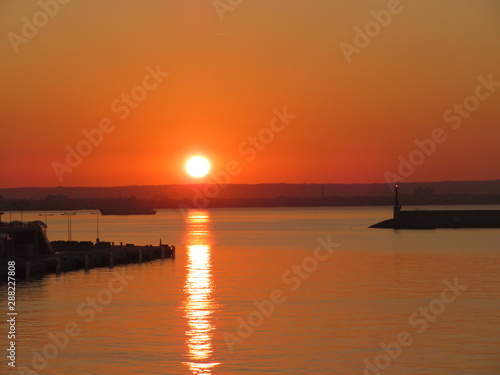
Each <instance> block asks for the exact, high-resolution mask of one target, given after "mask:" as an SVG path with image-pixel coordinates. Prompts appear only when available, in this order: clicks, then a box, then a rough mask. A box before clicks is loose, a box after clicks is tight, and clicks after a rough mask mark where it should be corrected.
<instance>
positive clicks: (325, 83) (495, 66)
mask: <svg viewBox="0 0 500 375" xmlns="http://www.w3.org/2000/svg"><path fill="white" fill-rule="evenodd" d="M392 1H396V0H392ZM49 2H50V0H49ZM226 2H227V0H221V1H219V2H218V3H217V2H214V1H213V0H198V1H193V0H184V1H179V0H176V1H174V0H141V1H139V0H136V1H133V0H129V1H123V0H120V1H119V0H86V1H77V0H73V1H69V2H68V3H67V4H64V5H59V10H58V11H57V14H54V17H49V18H48V22H47V24H46V25H45V26H42V27H39V28H38V33H37V34H36V35H35V36H33V37H31V38H26V39H25V41H26V43H24V42H23V43H21V44H18V45H17V48H18V51H17V53H16V51H15V48H14V47H13V43H12V38H13V37H12V35H13V34H9V33H15V34H16V35H18V36H19V37H22V36H23V33H22V31H23V30H22V28H23V17H26V18H27V19H28V20H32V19H33V16H34V15H35V16H36V15H37V17H38V22H39V23H40V22H42V23H43V22H44V18H43V15H40V13H37V12H39V11H40V10H41V8H40V5H39V3H38V2H37V1H32V0H2V1H1V2H0V35H1V36H2V39H1V40H2V42H1V43H0V82H1V92H0V115H1V118H0V119H1V122H0V123H1V125H0V126H1V130H0V134H1V136H0V145H1V147H0V176H1V178H0V186H1V187H21V186H60V185H62V186H116V185H156V184H171V183H191V182H193V178H191V177H189V176H187V175H186V173H185V172H184V169H183V164H184V162H185V160H186V158H187V157H188V156H190V155H193V154H203V155H205V156H207V157H208V158H209V159H210V160H211V161H212V163H213V171H215V172H217V171H220V170H224V169H225V168H226V165H227V163H228V162H229V161H231V160H236V161H237V162H238V163H239V165H240V170H239V171H238V173H237V174H236V175H235V176H231V182H235V183H262V182H290V183H303V182H306V183H309V182H310V183H327V182H329V183H352V182H354V183H369V182H385V180H386V172H388V171H390V172H392V173H394V174H398V166H399V164H400V159H399V156H400V155H402V156H403V157H404V158H408V157H409V155H410V154H411V153H412V152H413V151H414V150H415V149H417V146H416V144H415V140H416V139H423V138H428V137H430V136H431V133H432V132H433V129H435V128H442V129H443V130H444V132H445V134H446V136H447V140H446V141H445V142H443V143H439V144H436V150H435V152H434V153H432V154H431V155H429V156H426V157H425V160H423V162H422V164H421V165H420V166H417V167H416V168H415V171H412V172H411V173H408V174H409V175H408V176H406V177H405V180H406V181H441V180H488V179H499V178H500V172H499V170H500V169H499V167H500V165H499V164H500V147H498V141H499V138H500V137H499V136H500V126H499V125H500V116H499V115H500V105H499V104H500V87H496V88H492V89H491V90H490V91H488V90H487V89H482V91H480V93H481V96H482V97H484V96H485V94H486V93H489V94H490V95H489V97H488V98H487V99H481V100H480V101H479V104H478V108H477V110H474V111H472V112H471V113H470V114H469V113H467V115H468V116H469V117H468V118H466V119H463V120H462V123H461V126H460V127H459V128H458V129H453V126H454V125H456V122H455V121H456V118H455V121H453V122H452V121H451V120H450V121H448V122H446V121H445V120H444V119H443V115H444V114H445V112H446V111H447V110H449V109H452V108H453V105H454V103H458V104H462V103H463V102H464V99H465V98H467V97H468V96H470V95H475V92H476V87H477V86H478V85H479V84H480V81H479V80H478V77H480V76H482V77H484V78H485V79H486V78H488V76H490V75H491V76H492V77H493V80H494V81H495V82H500V22H499V20H500V2H499V1H498V0H475V1H471V0H439V1H436V0H413V1H409V0H402V1H401V2H400V6H399V8H398V9H399V10H400V11H399V12H398V13H397V14H393V15H392V17H391V20H390V22H388V25H387V26H385V27H380V29H381V30H380V32H379V33H378V35H374V36H373V37H372V38H370V42H369V44H368V45H367V46H366V47H364V48H360V49H359V53H355V54H352V55H351V56H350V59H351V62H350V63H349V62H348V61H347V59H346V57H345V55H344V53H343V51H342V49H341V47H340V46H341V43H343V42H344V43H349V44H351V45H353V46H354V45H355V44H354V37H355V34H356V32H355V30H354V29H355V28H356V27H359V28H360V29H362V30H363V29H365V26H366V24H367V23H368V22H370V21H372V20H373V19H374V17H373V15H372V14H371V13H370V12H371V11H376V12H379V11H382V10H384V9H387V7H388V3H391V1H389V2H388V1H374V0H370V1H352V0H338V1H337V0H310V1H309V0H308V1H305V0H301V1H299V0H272V1H270V0H244V1H242V2H241V4H240V5H238V6H235V7H233V9H231V10H227V11H225V13H223V14H222V18H223V19H221V15H220V14H218V12H217V10H216V9H215V6H214V4H216V5H217V4H219V6H222V5H220V4H224V3H226ZM396 2H397V1H396ZM233 3H235V2H233ZM221 9H222V8H221ZM53 11H54V13H56V12H55V10H53ZM372 26H373V24H372ZM373 27H375V26H373ZM28 29H29V28H28ZM24 31H25V32H26V30H24ZM28 31H29V30H28ZM375 32H376V30H375ZM9 35H10V37H9ZM17 40H18V39H17ZM148 66H149V67H151V68H152V69H155V68H156V67H157V66H159V67H160V69H161V71H163V72H168V73H169V75H168V77H165V78H164V80H163V82H162V83H161V84H159V85H158V87H156V88H155V89H152V90H151V91H148V92H147V97H146V98H145V100H144V101H142V102H140V103H139V104H138V106H137V108H134V109H132V110H131V111H130V114H129V115H128V116H126V118H124V119H120V118H119V117H120V115H121V114H123V112H117V111H116V110H113V109H112V107H111V105H112V103H113V102H114V101H116V100H120V97H121V95H122V94H129V93H130V91H131V90H132V89H133V88H134V87H135V86H138V85H142V82H143V78H144V76H145V75H146V74H147V67H148ZM148 82H152V81H148ZM470 103H472V104H474V101H473V100H472V99H471V101H470ZM284 107H286V108H287V111H288V112H289V113H292V114H296V115H297V117H296V118H294V119H292V120H290V122H289V124H288V125H286V127H285V129H284V130H283V131H281V132H279V133H275V134H274V139H273V140H272V141H271V142H269V144H267V145H265V149H262V150H260V151H257V152H256V157H255V158H254V159H253V160H251V161H248V160H247V159H248V158H249V155H250V154H249V153H248V152H247V154H243V153H241V152H239V151H238V148H240V151H241V150H242V149H245V150H247V149H248V148H249V147H250V146H249V145H248V144H244V145H243V146H241V145H242V143H243V142H245V141H246V140H247V138H248V137H249V136H255V135H257V134H259V132H260V131H261V130H262V129H263V128H265V127H269V124H270V121H271V119H272V118H273V117H274V113H273V110H274V109H275V108H277V109H280V110H282V109H283V108H284ZM450 116H451V115H450ZM104 118H109V119H110V120H111V121H112V123H113V125H114V129H113V131H112V132H110V133H107V134H104V136H103V140H102V142H101V143H100V144H98V145H96V146H93V149H92V151H91V152H90V153H89V155H87V156H85V157H83V158H82V161H81V163H79V164H78V165H77V166H76V167H74V168H72V171H71V172H66V173H63V174H62V178H61V180H60V179H58V177H57V176H56V173H55V172H54V164H53V163H54V162H58V163H61V165H62V164H66V162H65V158H66V155H67V147H68V146H69V147H72V148H76V147H77V145H78V144H79V142H81V141H82V140H84V139H85V138H84V135H83V134H82V131H83V130H85V129H86V130H88V131H90V130H91V129H95V128H98V127H99V123H100V121H101V120H102V119H104ZM449 118H450V117H449ZM263 134H264V133H263ZM265 134H268V135H269V131H268V132H267V133H265ZM197 181H198V180H197ZM201 181H203V182H205V181H207V182H210V181H211V177H206V178H204V179H202V180H201Z"/></svg>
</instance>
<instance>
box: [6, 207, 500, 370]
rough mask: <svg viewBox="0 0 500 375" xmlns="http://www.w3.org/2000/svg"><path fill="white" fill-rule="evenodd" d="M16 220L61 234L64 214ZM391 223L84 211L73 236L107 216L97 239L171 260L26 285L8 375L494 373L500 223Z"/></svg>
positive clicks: (339, 213)
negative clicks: (150, 249)
mask: <svg viewBox="0 0 500 375" xmlns="http://www.w3.org/2000/svg"><path fill="white" fill-rule="evenodd" d="M7 214H8V213H7ZM42 214H43V213H42ZM53 214H54V213H53ZM19 215H20V214H19V213H16V214H15V215H13V217H12V219H13V220H15V219H20V217H19ZM14 216H15V217H14ZM23 216H24V217H23V219H24V220H25V221H27V220H39V219H41V220H43V221H45V220H46V219H47V221H48V224H49V228H48V235H49V237H50V239H51V240H56V239H66V238H67V236H68V225H67V216H61V215H60V213H55V214H54V215H52V216H48V217H46V218H45V217H44V216H43V215H41V216H40V213H39V212H36V213H35V212H25V213H24V214H23ZM390 216H391V209H390V208H366V207H361V208H353V207H346V208H331V207H328V208H279V209H275V208H269V209H260V208H257V209H211V210H192V211H187V212H185V213H184V215H181V214H179V212H178V211H174V210H160V211H159V213H158V215H156V216H142V217H140V216H124V217H118V216H99V217H98V216H97V215H92V214H91V211H78V213H77V214H76V215H74V216H72V234H71V235H72V238H73V239H74V240H95V238H96V235H97V233H96V232H97V220H99V232H100V233H99V237H100V239H101V240H104V241H114V242H115V243H119V242H123V243H135V244H155V245H156V244H158V243H159V242H160V239H161V241H162V243H168V244H175V245H176V248H177V258H176V259H175V260H171V259H168V260H164V261H154V262H149V263H144V264H142V265H131V266H126V267H122V266H120V267H115V268H114V269H112V270H110V269H108V268H100V269H93V270H91V271H90V272H88V273H85V272H83V271H76V272H70V273H65V274H62V275H61V276H59V277H57V276H55V275H50V276H47V277H45V278H43V279H41V280H38V281H34V282H30V283H18V285H17V307H18V316H17V338H16V352H17V358H16V365H17V368H16V369H11V368H10V367H8V366H7V362H8V360H7V359H6V358H5V356H3V358H4V359H3V360H2V364H1V367H0V373H2V374H4V373H5V374H57V375H59V374H63V375H70V374H75V375H81V374H99V375H105V374H113V375H115V374H116V375H124V374H268V373H269V374H271V373H274V374H342V375H345V374H360V375H361V374H370V375H372V374H375V375H378V374H398V375H405V374H412V375H413V374H439V375H444V374H470V375H486V374H489V375H498V374H500V230H496V229H477V230H475V229H474V230H472V229H470V230H469V229H461V230H433V231H393V230H383V229H368V228H367V227H368V226H369V225H371V224H373V223H375V222H377V221H380V220H383V219H386V218H389V217H390ZM3 218H4V220H5V216H4V217H3ZM1 296H2V301H5V300H6V298H5V297H6V290H5V286H3V287H2V291H1ZM3 309H5V312H6V306H4V307H3ZM1 328H2V332H3V333H2V339H1V340H0V342H2V343H4V345H3V346H5V348H3V347H2V350H3V351H4V353H5V352H6V350H5V349H7V345H6V344H7V342H8V340H7V339H6V337H5V336H6V330H7V326H6V324H5V319H2V327H1ZM35 370H36V371H35Z"/></svg>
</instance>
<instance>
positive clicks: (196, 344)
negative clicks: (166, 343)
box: [184, 210, 220, 375]
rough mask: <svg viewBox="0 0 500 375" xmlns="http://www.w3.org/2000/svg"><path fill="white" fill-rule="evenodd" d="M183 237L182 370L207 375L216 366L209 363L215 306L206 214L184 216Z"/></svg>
mask: <svg viewBox="0 0 500 375" xmlns="http://www.w3.org/2000/svg"><path fill="white" fill-rule="evenodd" d="M187 224H188V230H187V233H186V247H187V264H186V269H187V277H186V283H185V285H184V292H185V294H186V302H185V304H184V313H185V314H184V316H185V317H186V319H187V327H186V345H187V350H188V353H187V356H188V358H189V361H187V362H184V364H185V365H186V366H188V367H189V369H190V370H191V371H192V373H193V374H196V375H210V374H211V373H212V368H213V367H215V366H217V365H219V364H220V363H219V362H215V361H214V360H213V355H212V354H213V349H212V336H213V331H214V329H215V328H214V326H213V324H212V315H213V313H214V312H215V309H216V304H215V301H214V299H213V297H212V292H213V282H212V272H211V268H212V264H211V258H210V255H211V244H212V233H211V230H210V216H209V213H208V212H207V211H199V210H193V211H190V212H189V213H188V215H187Z"/></svg>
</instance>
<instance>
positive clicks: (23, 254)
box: [0, 222, 175, 281]
mask: <svg viewBox="0 0 500 375" xmlns="http://www.w3.org/2000/svg"><path fill="white" fill-rule="evenodd" d="M9 224H10V223H9ZM9 224H6V223H3V225H2V226H0V259H4V260H8V261H12V260H13V261H15V262H16V279H17V280H27V281H29V280H32V279H37V278H40V277H43V276H45V275H47V274H51V273H53V274H56V275H59V274H61V273H62V272H68V271H76V270H85V271H86V272H88V271H90V270H91V269H92V268H96V267H110V268H112V267H114V266H115V265H120V264H133V263H136V264H137V263H139V264H140V263H143V262H149V261H152V260H157V259H168V258H171V259H175V246H169V245H163V244H161V243H160V244H159V245H158V246H153V245H145V246H137V245H134V244H120V245H115V244H114V243H110V242H97V243H93V242H90V241H53V242H50V243H49V241H48V240H47V237H46V235H45V231H44V228H43V226H41V225H39V223H38V222H33V223H27V224H24V223H21V224H10V225H9ZM6 276H7V267H1V268H0V277H1V279H2V280H6V279H7V277H6Z"/></svg>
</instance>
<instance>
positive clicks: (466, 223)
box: [370, 185, 500, 229]
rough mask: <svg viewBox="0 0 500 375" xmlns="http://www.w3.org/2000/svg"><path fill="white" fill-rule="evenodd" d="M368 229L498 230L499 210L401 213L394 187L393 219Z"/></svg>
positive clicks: (396, 188)
mask: <svg viewBox="0 0 500 375" xmlns="http://www.w3.org/2000/svg"><path fill="white" fill-rule="evenodd" d="M370 228H392V229H437V228H500V210H413V211H403V210H402V209H401V204H400V203H399V186H398V185H395V187H394V207H393V218H392V219H389V220H384V221H382V222H380V223H377V224H374V225H372V226H371V227H370Z"/></svg>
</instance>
